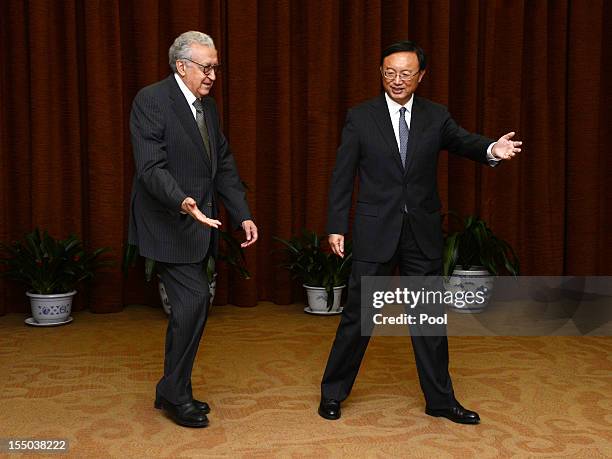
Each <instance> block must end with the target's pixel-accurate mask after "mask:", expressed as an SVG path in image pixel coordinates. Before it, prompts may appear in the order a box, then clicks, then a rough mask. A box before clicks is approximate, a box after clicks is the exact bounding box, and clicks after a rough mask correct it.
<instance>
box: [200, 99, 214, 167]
mask: <svg viewBox="0 0 612 459" xmlns="http://www.w3.org/2000/svg"><path fill="white" fill-rule="evenodd" d="M203 102H204V117H205V119H206V127H207V128H208V138H209V139H210V160H211V162H212V164H211V168H212V176H213V177H214V176H215V172H216V171H217V135H216V132H213V129H212V126H213V119H212V116H211V109H210V102H209V98H208V97H205V98H204V100H203Z"/></svg>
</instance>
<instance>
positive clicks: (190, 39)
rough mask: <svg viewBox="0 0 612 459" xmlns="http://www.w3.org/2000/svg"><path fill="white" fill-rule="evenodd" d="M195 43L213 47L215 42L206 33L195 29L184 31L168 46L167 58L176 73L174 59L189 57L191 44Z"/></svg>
mask: <svg viewBox="0 0 612 459" xmlns="http://www.w3.org/2000/svg"><path fill="white" fill-rule="evenodd" d="M194 43H197V44H199V45H202V46H208V47H209V48H213V49H214V48H215V42H213V39H212V38H210V37H209V36H208V35H206V34H205V33H202V32H197V31H195V30H190V31H189V32H184V33H182V34H180V35H179V36H178V37H176V39H175V40H174V43H172V46H170V49H169V50H168V58H169V63H170V68H172V71H173V72H174V73H176V61H179V60H181V59H191V45H193V44H194Z"/></svg>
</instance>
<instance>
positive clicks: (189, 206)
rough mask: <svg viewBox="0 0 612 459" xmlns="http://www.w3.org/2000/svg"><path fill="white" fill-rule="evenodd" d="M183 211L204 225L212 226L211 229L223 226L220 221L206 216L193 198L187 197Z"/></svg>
mask: <svg viewBox="0 0 612 459" xmlns="http://www.w3.org/2000/svg"><path fill="white" fill-rule="evenodd" d="M181 209H182V210H183V212H185V213H186V214H189V215H191V216H192V217H193V218H194V219H196V220H197V221H199V222H200V223H202V224H203V225H206V226H210V227H211V228H219V227H220V226H221V222H220V221H219V220H215V219H213V218H208V217H207V216H206V215H204V214H203V213H202V211H201V210H200V209H198V205H197V204H196V202H195V199H193V198H190V197H186V198H185V199H184V200H183V203H182V204H181Z"/></svg>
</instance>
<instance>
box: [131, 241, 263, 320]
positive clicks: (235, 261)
mask: <svg viewBox="0 0 612 459" xmlns="http://www.w3.org/2000/svg"><path fill="white" fill-rule="evenodd" d="M218 231H219V238H220V242H221V243H220V244H219V253H218V254H217V259H215V258H213V257H209V258H208V263H207V265H206V267H205V269H206V277H207V279H208V288H209V290H210V303H211V304H212V301H213V299H214V297H215V291H216V286H217V280H216V278H217V261H221V262H224V263H227V265H228V266H229V267H230V269H233V270H234V271H236V272H237V273H238V274H240V275H241V276H242V277H243V278H244V279H250V278H251V274H250V273H249V270H248V269H247V268H246V264H245V257H244V251H243V250H242V247H240V242H239V241H238V240H237V239H236V238H235V237H234V236H233V235H232V234H231V233H230V232H229V231H223V230H218ZM137 258H138V247H137V246H135V245H133V244H128V245H127V246H126V249H125V252H124V256H123V273H124V274H125V275H127V271H128V269H129V267H133V266H134V265H135V264H136V260H137ZM144 268H145V280H146V281H147V282H150V281H151V279H152V278H153V273H154V272H155V260H151V259H150V258H145V259H144ZM157 277H158V284H157V288H158V291H159V297H160V300H161V303H162V307H163V309H164V311H165V312H166V314H170V310H171V309H172V305H171V304H170V300H169V299H168V295H167V293H166V288H165V286H164V283H163V282H162V280H161V278H159V275H158V276H157Z"/></svg>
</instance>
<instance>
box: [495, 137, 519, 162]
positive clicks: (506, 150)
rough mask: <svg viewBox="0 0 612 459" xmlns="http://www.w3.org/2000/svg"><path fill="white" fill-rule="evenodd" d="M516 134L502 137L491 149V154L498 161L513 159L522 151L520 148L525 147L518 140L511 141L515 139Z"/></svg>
mask: <svg viewBox="0 0 612 459" xmlns="http://www.w3.org/2000/svg"><path fill="white" fill-rule="evenodd" d="M514 134H515V133H514V132H508V133H507V134H504V135H502V136H501V137H500V138H499V140H498V141H497V142H495V145H493V148H492V149H491V154H492V155H493V156H494V157H496V158H498V159H512V158H514V155H516V154H517V153H519V152H520V151H521V148H520V146H521V145H523V142H521V141H517V140H510V139H512V137H514Z"/></svg>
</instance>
